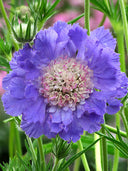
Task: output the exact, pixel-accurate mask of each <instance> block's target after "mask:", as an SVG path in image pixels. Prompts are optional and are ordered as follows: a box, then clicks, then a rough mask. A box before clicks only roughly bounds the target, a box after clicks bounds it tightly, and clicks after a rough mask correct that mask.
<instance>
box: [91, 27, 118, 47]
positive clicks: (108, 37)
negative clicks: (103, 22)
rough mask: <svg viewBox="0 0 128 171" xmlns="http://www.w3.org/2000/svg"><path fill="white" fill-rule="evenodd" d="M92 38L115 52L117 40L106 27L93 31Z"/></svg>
mask: <svg viewBox="0 0 128 171" xmlns="http://www.w3.org/2000/svg"><path fill="white" fill-rule="evenodd" d="M90 37H91V38H92V39H93V40H95V41H99V42H100V44H102V46H104V47H109V48H112V49H113V50H114V49H115V47H116V39H114V38H113V36H112V34H111V33H110V31H109V30H108V29H107V30H105V29H104V26H102V27H98V28H97V29H95V30H93V31H92V32H91V35H90Z"/></svg>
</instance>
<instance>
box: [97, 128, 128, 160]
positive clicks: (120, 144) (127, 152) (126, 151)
mask: <svg viewBox="0 0 128 171" xmlns="http://www.w3.org/2000/svg"><path fill="white" fill-rule="evenodd" d="M104 128H105V130H106V132H107V134H108V136H107V135H105V134H102V133H100V132H97V134H98V135H100V136H103V137H105V138H106V139H108V140H109V141H111V142H112V143H113V145H114V146H115V147H116V148H117V149H118V150H119V151H120V152H121V153H122V154H123V155H124V156H125V157H126V158H128V145H127V144H126V143H125V142H124V141H123V140H122V138H121V135H120V132H119V130H117V135H118V138H119V140H120V141H118V140H116V139H115V138H114V137H113V136H112V134H111V133H110V131H109V130H108V129H107V128H106V127H105V126H104Z"/></svg>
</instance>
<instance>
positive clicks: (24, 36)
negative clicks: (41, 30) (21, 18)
mask: <svg viewBox="0 0 128 171" xmlns="http://www.w3.org/2000/svg"><path fill="white" fill-rule="evenodd" d="M11 28H12V32H13V35H14V37H15V39H16V40H17V41H18V42H20V43H25V42H31V41H32V40H33V38H34V36H35V34H36V20H35V22H34V23H32V22H31V20H28V22H27V23H20V24H18V18H16V20H14V18H13V21H12V24H11Z"/></svg>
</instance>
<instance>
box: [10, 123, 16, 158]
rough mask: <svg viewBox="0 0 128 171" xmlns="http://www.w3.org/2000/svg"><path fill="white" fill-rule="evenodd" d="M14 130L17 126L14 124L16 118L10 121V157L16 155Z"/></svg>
mask: <svg viewBox="0 0 128 171" xmlns="http://www.w3.org/2000/svg"><path fill="white" fill-rule="evenodd" d="M14 132H15V126H14V120H12V121H11V122H10V133H9V158H11V159H12V158H13V156H14V145H13V144H14Z"/></svg>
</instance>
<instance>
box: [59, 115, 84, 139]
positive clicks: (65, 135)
mask: <svg viewBox="0 0 128 171" xmlns="http://www.w3.org/2000/svg"><path fill="white" fill-rule="evenodd" d="M82 134H83V129H82V127H81V126H80V123H79V122H78V120H77V119H76V118H74V119H73V121H72V123H71V124H70V125H69V126H68V131H65V130H63V131H62V132H60V133H59V135H60V137H61V138H62V139H64V140H65V141H68V142H71V141H73V142H76V141H78V140H79V139H80V135H82Z"/></svg>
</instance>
